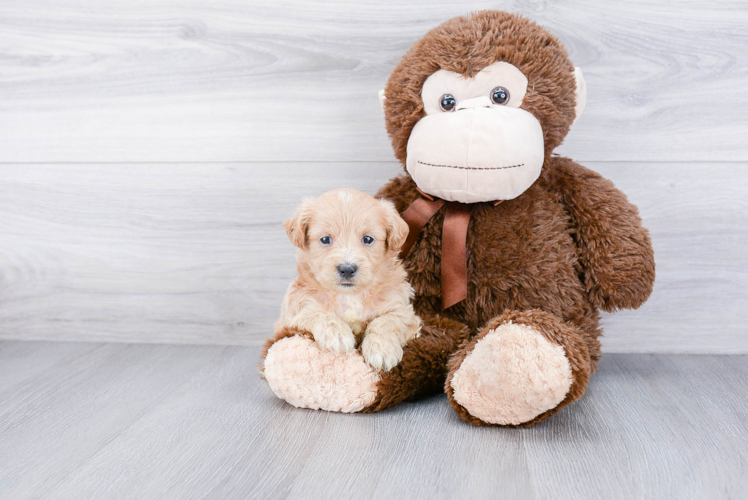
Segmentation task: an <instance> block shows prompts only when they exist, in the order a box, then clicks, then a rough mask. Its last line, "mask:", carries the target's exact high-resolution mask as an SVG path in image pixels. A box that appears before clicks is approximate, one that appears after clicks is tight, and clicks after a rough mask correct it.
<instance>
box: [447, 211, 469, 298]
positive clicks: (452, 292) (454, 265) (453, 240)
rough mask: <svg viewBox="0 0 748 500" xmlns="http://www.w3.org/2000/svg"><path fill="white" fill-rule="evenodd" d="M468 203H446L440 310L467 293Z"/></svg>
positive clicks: (464, 296)
mask: <svg viewBox="0 0 748 500" xmlns="http://www.w3.org/2000/svg"><path fill="white" fill-rule="evenodd" d="M472 208H473V207H472V205H466V204H463V203H456V202H452V203H449V204H447V210H446V213H445V215H444V226H443V227H442V262H441V265H442V310H444V309H447V308H448V307H451V306H453V305H455V304H457V303H458V302H461V301H463V300H465V298H466V297H467V281H468V275H467V274H468V273H467V255H466V251H465V248H466V246H467V232H468V225H469V224H470V214H471V212H472Z"/></svg>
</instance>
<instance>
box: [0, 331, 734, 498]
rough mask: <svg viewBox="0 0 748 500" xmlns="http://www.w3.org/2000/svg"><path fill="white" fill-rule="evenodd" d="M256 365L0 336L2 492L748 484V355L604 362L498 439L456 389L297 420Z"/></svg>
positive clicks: (560, 494)
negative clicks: (458, 405) (586, 381)
mask: <svg viewBox="0 0 748 500" xmlns="http://www.w3.org/2000/svg"><path fill="white" fill-rule="evenodd" d="M19 355H20V356H21V357H22V358H23V359H24V360H25V361H26V363H27V364H26V366H27V367H28V368H27V369H22V368H19V366H18V365H13V364H12V362H13V361H14V360H15V359H17V356H19ZM257 355H258V348H256V347H217V346H153V345H150V346H149V345H134V344H88V343H75V344H67V343H51V342H23V343H18V342H11V341H4V342H0V441H2V443H3V446H2V447H0V497H3V498H41V497H43V498H112V499H115V498H142V499H149V498H185V499H186V498H268V499H274V498H292V499H295V498H304V499H316V498H414V499H418V498H424V499H426V498H428V499H439V498H458V497H459V498H497V495H500V496H501V497H502V498H503V497H506V498H516V499H535V498H537V499H541V498H558V499H566V498H570V499H587V498H589V499H597V498H613V499H615V498H625V499H629V498H683V499H690V498H694V499H696V498H740V497H742V496H743V493H744V492H745V488H746V487H748V470H747V469H746V466H745V464H746V461H747V460H748V431H747V430H746V426H745V422H746V421H747V420H748V404H746V401H748V383H746V380H748V358H746V356H687V355H641V354H612V355H608V356H605V357H603V360H602V362H601V365H600V368H599V370H598V372H597V374H596V375H595V376H594V377H593V378H592V381H591V383H590V387H589V389H588V392H587V394H586V395H585V397H584V398H583V399H582V400H581V401H580V402H579V403H577V404H574V405H571V406H569V407H567V408H565V409H564V410H562V411H561V412H560V413H559V414H558V415H556V416H554V418H552V419H550V420H547V421H545V422H542V423H541V424H538V425H537V426H535V427H533V428H530V429H502V428H477V427H473V426H470V425H468V424H466V423H465V422H463V421H462V420H460V419H459V418H458V417H457V416H456V415H455V414H454V412H453V411H452V410H451V408H450V407H449V405H448V404H447V401H446V398H445V397H444V396H436V397H433V398H430V399H426V400H423V401H419V402H413V403H407V404H402V405H399V406H396V407H394V408H391V409H389V410H387V411H384V412H382V413H378V414H372V415H343V414H336V413H326V412H317V411H309V410H300V409H296V408H293V407H291V406H288V405H286V404H285V403H283V402H281V401H280V400H279V399H277V398H276V397H275V396H274V395H273V394H272V392H271V391H270V389H269V388H268V387H267V385H266V384H265V383H264V382H263V381H261V380H260V379H259V377H258V375H257V372H256V370H255V362H256V360H257ZM53 360H54V361H53ZM37 362H39V364H40V365H44V367H43V368H36V367H34V365H36V364H37ZM29 370H30V371H29ZM19 372H21V373H22V376H20V377H19V375H18V373H19Z"/></svg>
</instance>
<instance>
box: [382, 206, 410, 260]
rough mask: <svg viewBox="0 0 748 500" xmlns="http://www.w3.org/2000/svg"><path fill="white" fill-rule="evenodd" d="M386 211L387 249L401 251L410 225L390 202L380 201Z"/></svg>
mask: <svg viewBox="0 0 748 500" xmlns="http://www.w3.org/2000/svg"><path fill="white" fill-rule="evenodd" d="M379 203H381V205H382V208H383V209H384V213H385V218H386V221H387V222H386V224H387V249H388V250H391V251H395V252H397V251H399V250H400V248H402V246H403V244H404V243H405V239H406V238H407V237H408V232H409V229H408V224H407V223H406V222H405V221H404V220H403V218H402V217H400V214H399V213H397V209H396V208H395V205H394V204H393V203H392V202H391V201H389V200H379Z"/></svg>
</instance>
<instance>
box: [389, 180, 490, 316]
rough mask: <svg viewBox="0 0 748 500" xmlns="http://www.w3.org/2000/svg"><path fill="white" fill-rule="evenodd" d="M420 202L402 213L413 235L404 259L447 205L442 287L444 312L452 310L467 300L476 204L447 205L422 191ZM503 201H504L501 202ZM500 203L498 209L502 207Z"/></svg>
mask: <svg viewBox="0 0 748 500" xmlns="http://www.w3.org/2000/svg"><path fill="white" fill-rule="evenodd" d="M418 192H419V193H420V194H421V197H420V198H416V200H415V201H413V203H411V204H410V206H409V207H408V208H407V209H406V210H405V212H403V213H402V217H403V219H404V220H405V222H406V223H407V224H408V228H409V229H410V232H409V233H408V238H407V239H406V240H405V244H403V247H402V249H400V258H401V259H405V257H406V256H407V255H408V253H410V250H411V249H412V248H413V245H415V243H416V240H417V239H418V235H419V234H420V233H421V230H422V229H423V227H424V226H425V225H426V223H427V222H428V221H430V220H431V218H432V217H433V216H434V215H436V213H437V212H438V211H439V209H441V208H442V207H443V206H444V205H446V206H447V208H446V213H445V214H444V224H443V226H442V260H441V274H442V276H441V283H442V310H444V309H447V308H448V307H451V306H453V305H455V304H457V303H458V302H461V301H463V300H465V297H467V278H468V276H467V255H466V252H465V248H466V243H467V231H468V226H469V224H470V216H471V214H472V211H473V207H474V206H475V205H476V203H471V204H466V203H459V202H456V201H445V200H440V199H437V198H434V197H433V196H429V195H427V194H426V193H424V192H423V191H421V190H420V189H419V190H418ZM501 201H503V200H501ZM501 201H497V202H495V203H494V206H496V205H498V204H499V203H501Z"/></svg>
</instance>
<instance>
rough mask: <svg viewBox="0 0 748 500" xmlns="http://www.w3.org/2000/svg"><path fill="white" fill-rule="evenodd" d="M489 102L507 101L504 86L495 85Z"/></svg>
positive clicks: (507, 97) (507, 96)
mask: <svg viewBox="0 0 748 500" xmlns="http://www.w3.org/2000/svg"><path fill="white" fill-rule="evenodd" d="M491 102H492V103H494V104H502V105H503V104H506V103H507V102H509V91H508V90H507V89H505V88H504V87H496V88H495V89H493V90H492V91H491Z"/></svg>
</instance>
